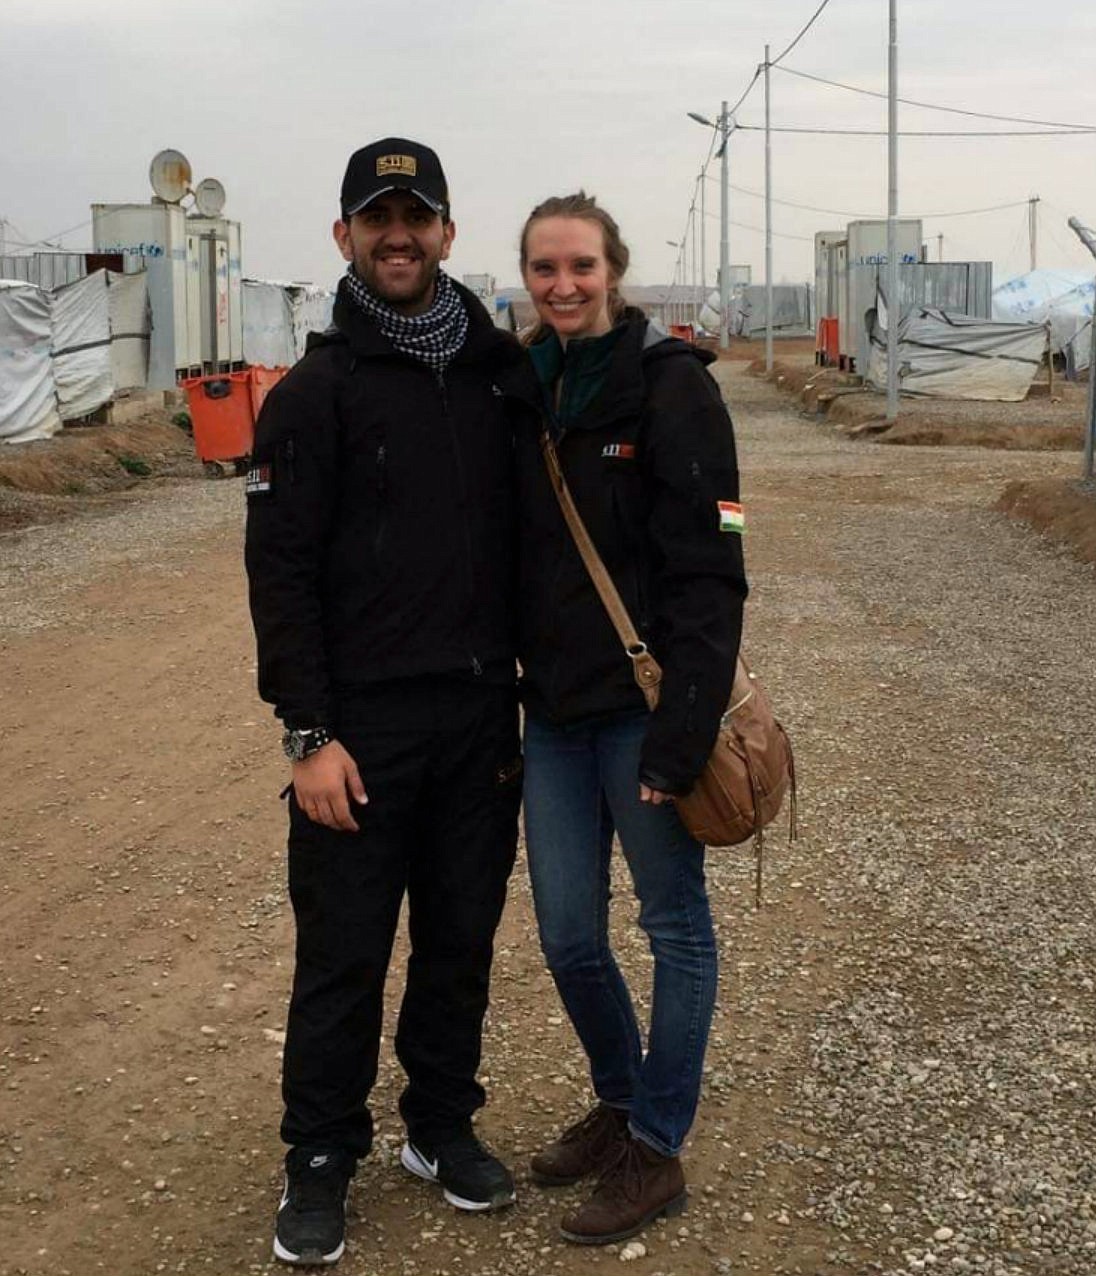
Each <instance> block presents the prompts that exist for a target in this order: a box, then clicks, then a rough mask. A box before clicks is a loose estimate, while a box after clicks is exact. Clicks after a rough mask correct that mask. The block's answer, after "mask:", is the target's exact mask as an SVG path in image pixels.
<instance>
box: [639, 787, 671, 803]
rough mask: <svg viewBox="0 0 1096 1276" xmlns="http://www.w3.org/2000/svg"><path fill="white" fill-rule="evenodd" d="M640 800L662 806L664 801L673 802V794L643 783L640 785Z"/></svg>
mask: <svg viewBox="0 0 1096 1276" xmlns="http://www.w3.org/2000/svg"><path fill="white" fill-rule="evenodd" d="M639 800H640V801H641V802H650V803H651V805H652V806H661V805H662V804H663V802H672V801H673V795H672V794H670V793H663V791H662V790H661V789H652V788H651V786H650V785H649V784H641V785H640V786H639Z"/></svg>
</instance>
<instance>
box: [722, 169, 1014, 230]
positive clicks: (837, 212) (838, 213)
mask: <svg viewBox="0 0 1096 1276" xmlns="http://www.w3.org/2000/svg"><path fill="white" fill-rule="evenodd" d="M706 180H707V181H709V182H715V180H716V179H715V178H714V177H706ZM730 187H731V190H733V191H737V192H738V193H739V194H740V195H751V196H753V198H754V199H764V198H765V196H764V195H763V194H762V193H761V191H754V190H750V188H749V187H748V186H736V185H735V184H734V183H733V182H731V183H730ZM773 203H774V204H783V205H784V206H785V207H786V208H801V209H805V210H806V211H807V212H809V213H830V214H832V215H833V216H834V217H867V218H876V217H880V216H881V214H879V213H865V212H858V211H854V210H853V209H849V208H819V207H818V205H816V204H797V203H796V202H795V201H794V200H790V199H777V198H776V196H775V195H774V196H773ZM1027 204H1028V201H1027V200H1026V199H1016V200H1013V201H1011V202H1010V203H1008V204H990V205H989V206H988V207H987V208H961V209H957V210H955V211H953V212H947V213H910V216H911V217H920V218H921V219H922V220H924V221H928V220H930V219H932V220H940V219H941V218H945V217H973V216H975V215H976V214H979V213H997V212H1001V211H1002V210H1004V209H1006V208H1020V207H1024V208H1026V207H1027Z"/></svg>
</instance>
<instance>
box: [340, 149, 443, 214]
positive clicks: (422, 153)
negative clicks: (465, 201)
mask: <svg viewBox="0 0 1096 1276" xmlns="http://www.w3.org/2000/svg"><path fill="white" fill-rule="evenodd" d="M392 190H400V191H410V192H411V193H412V194H413V195H417V196H418V198H419V199H421V200H422V202H423V203H424V204H426V205H427V207H429V208H432V209H433V210H434V212H435V213H441V215H442V217H443V218H445V219H448V217H449V187H448V185H447V183H446V181H445V174H444V173H443V172H442V168H441V160H439V159H438V157H437V155H436V154H435V153H434V152H433V151H432V150H431V149H430V147H429V146H423V144H422V143H421V142H410V141H408V140H407V138H405V137H385V138H382V139H381V140H380V141H379V142H371V143H370V144H369V145H368V146H363V147H362V148H361V150H360V151H355V152H354V154H353V155H351V157H350V162H349V163H348V164H347V166H346V175H345V177H343V184H342V193H341V195H340V202H341V204H342V215H343V219H344V220H345V219H346V218H348V217H353V215H354V214H355V213H357V212H360V211H361V210H362V209H363V208H364V207H365V206H366V205H367V204H369V203H371V202H372V201H373V200H375V199H376V198H377V196H378V195H385V194H387V193H388V191H392Z"/></svg>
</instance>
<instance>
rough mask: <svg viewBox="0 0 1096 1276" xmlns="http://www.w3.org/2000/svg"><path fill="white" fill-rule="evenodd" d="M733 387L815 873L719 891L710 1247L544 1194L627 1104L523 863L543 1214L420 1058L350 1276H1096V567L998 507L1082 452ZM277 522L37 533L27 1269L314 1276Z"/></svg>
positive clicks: (22, 816) (760, 636)
mask: <svg viewBox="0 0 1096 1276" xmlns="http://www.w3.org/2000/svg"><path fill="white" fill-rule="evenodd" d="M719 375H720V377H721V378H722V379H723V380H724V382H725V384H726V385H727V386H728V389H729V395H730V398H731V400H732V403H733V405H734V409H735V416H736V421H737V424H738V430H739V440H740V452H741V464H742V469H743V473H744V476H745V478H744V502H745V505H746V510H747V518H748V526H749V533H748V544H747V549H748V556H749V557H748V562H749V567H750V572H751V579H752V583H753V593H752V596H751V600H750V605H749V618H748V627H747V639H746V646H747V649H748V651H749V652H750V653H752V658H753V661H754V663H755V665H756V667H757V668H758V669H759V671H760V672H761V674H762V676H763V677H764V679H765V680H766V682H767V684H768V686H769V689H770V691H771V693H772V695H773V699H774V702H775V703H776V705H777V708H778V711H779V712H780V714H781V717H782V718H783V719H784V721H785V723H786V724H787V726H788V727H789V729H790V731H791V733H792V735H793V739H794V741H795V744H796V751H797V763H798V769H799V773H800V784H801V807H800V823H801V838H800V840H799V841H798V842H797V843H796V844H795V845H794V846H793V847H791V848H788V847H787V846H786V845H785V842H784V839H783V837H782V836H781V833H780V830H779V829H774V830H773V831H772V834H771V836H770V837H768V838H767V839H766V848H767V869H766V885H765V899H766V904H765V908H764V909H763V910H762V911H761V912H755V911H754V910H753V908H752V876H751V865H750V862H749V858H750V857H749V856H748V855H740V854H733V853H722V852H721V853H716V854H713V855H712V856H711V858H710V868H709V880H710V887H711V893H712V898H713V905H714V910H715V913H716V918H717V929H718V934H719V942H720V949H721V960H722V976H721V989H720V1000H719V1007H718V1012H717V1017H716V1022H715V1025H714V1029H713V1037H712V1044H711V1049H710V1051H709V1056H708V1062H707V1071H706V1078H705V1093H704V1097H703V1101H702V1105H701V1110H700V1115H699V1118H698V1121H697V1124H696V1126H695V1129H694V1132H693V1136H692V1139H691V1142H690V1145H689V1147H688V1149H687V1156H686V1165H687V1171H688V1174H689V1179H690V1184H691V1190H692V1199H691V1204H690V1208H689V1211H688V1213H687V1214H686V1215H685V1217H684V1218H683V1219H677V1220H674V1222H673V1223H672V1224H665V1223H664V1224H660V1225H657V1226H655V1227H652V1228H650V1229H649V1230H648V1232H647V1233H646V1234H645V1235H644V1236H643V1237H642V1238H641V1241H642V1245H641V1248H636V1247H632V1248H623V1247H610V1248H609V1249H607V1250H605V1251H601V1252H597V1253H586V1252H577V1251H576V1250H575V1249H573V1248H570V1247H568V1246H566V1245H563V1244H562V1243H561V1242H559V1241H558V1239H557V1237H556V1234H555V1223H556V1220H557V1219H558V1217H559V1215H560V1213H561V1212H562V1211H563V1209H564V1208H565V1207H566V1206H567V1205H569V1204H570V1203H572V1202H573V1201H574V1200H575V1199H576V1193H575V1191H573V1190H572V1191H564V1192H563V1193H562V1194H560V1193H549V1192H544V1191H540V1190H538V1189H536V1188H535V1187H533V1186H532V1185H531V1184H530V1183H529V1182H528V1181H527V1178H526V1177H525V1176H524V1174H523V1173H522V1167H523V1166H524V1164H525V1163H526V1161H527V1158H528V1154H529V1153H530V1152H531V1151H532V1150H533V1149H534V1148H536V1147H537V1146H538V1145H539V1144H540V1143H542V1142H543V1141H544V1140H545V1139H546V1138H548V1137H550V1135H551V1134H552V1132H553V1131H554V1130H556V1129H558V1127H559V1126H560V1125H561V1124H562V1123H564V1122H565V1121H568V1120H570V1119H572V1118H573V1117H574V1116H576V1115H577V1114H578V1113H579V1112H581V1110H582V1108H583V1106H584V1104H585V1103H586V1101H587V1098H588V1092H587V1081H586V1076H585V1069H584V1064H583V1060H582V1057H581V1054H580V1052H579V1050H578V1048H577V1045H576V1042H575V1040H574V1036H573V1034H572V1033H571V1031H570V1029H569V1027H568V1025H567V1023H566V1019H565V1016H563V1014H562V1012H561V1010H560V1008H559V1006H558V1003H557V1001H556V998H555V994H554V992H553V989H552V986H551V981H550V979H549V978H548V976H547V974H546V972H545V971H544V969H543V965H542V963H541V961H540V959H539V954H538V952H537V947H536V940H535V933H534V930H533V925H532V915H531V904H530V900H529V892H528V887H527V884H526V881H525V876H524V870H523V867H521V866H520V865H519V869H518V872H517V874H516V875H515V879H514V886H513V890H512V892H511V898H510V902H509V905H508V907H507V912H506V916H505V918H504V922H503V927H502V930H501V932H500V937H499V946H498V958H497V964H496V978H495V987H494V995H493V1007H492V1012H491V1016H490V1020H489V1024H488V1033H487V1040H486V1043H485V1062H484V1072H485V1074H486V1081H487V1086H488V1091H489V1095H490V1099H489V1103H488V1106H487V1108H486V1109H485V1111H484V1113H483V1116H482V1120H481V1129H482V1131H483V1132H484V1134H485V1136H486V1138H487V1139H488V1140H489V1141H490V1142H491V1143H492V1145H493V1146H494V1147H495V1148H496V1149H497V1150H498V1151H499V1152H500V1153H501V1154H502V1155H504V1156H505V1157H506V1158H507V1159H508V1160H510V1161H511V1162H512V1163H513V1164H514V1165H515V1166H516V1167H517V1169H518V1170H519V1203H518V1205H517V1207H516V1208H515V1209H514V1210H513V1211H510V1212H508V1213H506V1214H503V1215H499V1216H495V1217H491V1218H472V1219H468V1218H464V1217H459V1216H456V1215H454V1214H453V1213H452V1212H450V1211H448V1210H446V1209H444V1208H443V1207H442V1206H441V1205H440V1204H439V1200H438V1198H437V1196H436V1194H435V1193H433V1192H432V1191H431V1190H430V1189H429V1188H427V1187H425V1186H424V1185H422V1184H420V1183H417V1182H409V1181H408V1179H407V1176H406V1175H403V1174H402V1173H401V1171H400V1169H399V1167H398V1150H399V1146H400V1138H401V1135H400V1130H399V1126H398V1122H397V1121H396V1120H395V1117H394V1110H395V1102H396V1097H397V1094H398V1091H399V1089H400V1085H401V1077H400V1073H399V1070H398V1068H397V1066H396V1065H395V1064H394V1062H393V1061H392V1059H391V1058H390V1057H388V1055H387V1053H386V1054H385V1055H384V1056H383V1062H382V1067H381V1073H380V1078H379V1082H378V1087H377V1091H376V1095H375V1099H376V1102H375V1108H376V1111H377V1114H378V1118H379V1138H378V1144H377V1148H376V1153H375V1155H374V1156H372V1157H370V1158H369V1160H368V1161H366V1162H365V1163H364V1164H363V1165H362V1167H361V1169H360V1170H359V1174H358V1177H357V1181H356V1184H355V1191H354V1197H353V1207H352V1218H351V1231H350V1245H349V1247H348V1252H347V1255H346V1257H345V1258H344V1260H343V1262H342V1264H341V1265H340V1268H339V1271H340V1272H342V1273H346V1274H347V1276H365V1274H366V1273H369V1276H428V1274H429V1276H435V1274H436V1273H439V1272H443V1273H447V1274H448V1276H496V1274H497V1276H503V1274H505V1276H549V1274H551V1276H555V1274H556V1273H561V1274H562V1276H588V1274H589V1273H590V1271H591V1270H596V1269H598V1268H602V1269H605V1268H606V1267H608V1268H609V1269H614V1268H615V1265H616V1264H617V1263H618V1262H620V1261H626V1262H629V1263H630V1264H631V1268H632V1270H634V1271H635V1272H636V1273H642V1274H643V1276H713V1274H714V1276H745V1274H746V1273H750V1274H751V1276H774V1274H776V1273H784V1274H787V1276H792V1274H795V1273H798V1274H799V1276H864V1274H865V1273H869V1272H870V1273H877V1274H883V1273H885V1274H886V1276H909V1274H912V1273H917V1272H931V1271H935V1272H940V1273H942V1272H945V1271H947V1272H949V1273H950V1272H975V1273H982V1274H984V1276H1051V1274H1055V1276H1057V1274H1067V1276H1092V1272H1093V1271H1096V1158H1094V1155H1093V1148H1094V1146H1096V1139H1094V1134H1096V1130H1094V1125H1096V1122H1094V1117H1093V1101H1094V1097H1096V1096H1094V1094H1093V1076H1094V1068H1096V1059H1094V1052H1096V995H1094V989H1093V980H1094V978H1096V961H1094V956H1096V953H1094V951H1093V950H1094V947H1096V943H1094V928H1096V922H1094V910H1093V899H1092V893H1093V892H1092V885H1091V881H1092V861H1093V854H1094V853H1093V846H1094V844H1096V766H1094V758H1096V726H1094V721H1096V719H1094V715H1093V705H1094V704H1096V686H1094V678H1096V635H1094V631H1093V626H1092V616H1093V615H1094V614H1096V571H1094V570H1093V569H1092V568H1090V567H1087V566H1084V565H1082V564H1079V563H1077V562H1076V561H1074V560H1073V559H1072V558H1070V557H1069V556H1068V555H1067V554H1066V553H1065V552H1064V551H1058V550H1055V549H1053V548H1051V547H1049V546H1048V545H1047V544H1046V543H1044V542H1042V541H1040V539H1039V538H1038V537H1036V536H1034V535H1032V534H1030V533H1029V532H1027V531H1025V530H1024V529H1023V528H1021V527H1018V526H1016V525H1014V524H1012V523H1010V522H1009V521H1008V520H1007V519H1006V518H1005V517H1003V516H1002V515H998V514H996V513H993V512H991V511H990V506H991V504H992V502H993V500H994V498H995V497H996V496H997V494H998V492H999V491H1000V489H1001V488H1002V486H1003V485H1004V483H1005V482H1006V481H1007V480H1009V479H1014V478H1029V477H1035V476H1046V477H1055V476H1060V475H1065V474H1069V473H1072V472H1073V471H1074V469H1075V466H1076V460H1075V458H1074V457H1071V456H1068V455H1062V454H1046V453H1039V454H1030V453H1029V454H1016V453H1005V452H979V451H976V450H973V449H962V448H947V449H939V450H937V449H920V448H919V449H881V448H876V447H870V446H865V445H863V444H855V443H850V442H848V441H845V440H843V439H840V438H837V437H835V435H834V433H833V431H832V430H831V429H829V428H828V427H826V426H825V425H824V424H819V423H816V422H814V421H808V420H807V419H805V418H802V417H800V416H798V415H797V414H796V413H795V412H794V411H793V410H791V409H790V408H789V405H788V401H787V399H786V397H784V396H782V395H780V394H779V392H777V391H776V390H774V389H773V388H772V387H771V386H769V385H767V384H766V383H764V382H763V381H760V380H757V379H755V378H752V377H750V376H748V375H746V374H745V372H744V371H743V370H742V369H741V368H734V367H732V366H728V365H721V366H720V368H719ZM241 506H242V497H241V488H240V484H239V483H236V482H225V483H210V482H203V483H165V484H155V485H148V486H142V487H141V488H140V489H138V490H137V491H135V492H133V493H129V494H126V495H125V497H124V498H122V497H119V498H117V500H116V501H115V500H113V499H112V501H111V502H106V503H104V504H102V505H101V506H98V507H96V509H95V510H94V516H91V515H89V516H81V517H79V518H75V519H72V520H71V521H68V522H66V523H64V524H58V525H52V524H48V523H47V524H46V525H44V526H41V527H39V528H36V529H34V530H29V531H27V530H24V531H20V532H13V533H7V534H4V535H0V652H2V654H3V661H2V662H0V697H2V701H3V703H4V704H5V713H6V715H8V716H9V720H10V723H11V724H12V725H13V726H14V727H15V731H16V738H17V739H18V743H19V747H18V754H17V757H16V758H15V760H14V761H13V763H12V766H11V768H10V775H11V777H12V780H13V782H12V783H11V784H10V785H7V786H5V789H4V791H3V792H0V849H2V852H3V855H4V862H5V865H6V868H7V872H6V873H5V875H4V877H3V878H2V879H0V930H2V931H3V933H4V934H5V947H4V962H3V966H2V967H0V1024H2V1025H3V1026H2V1028H0V1229H2V1230H3V1234H4V1236H5V1242H4V1244H3V1246H0V1273H4V1274H7V1273H28V1274H29V1273H33V1274H34V1276H65V1274H66V1273H68V1274H75V1273H80V1274H81V1276H83V1273H85V1272H90V1271H94V1270H109V1271H110V1272H111V1276H149V1274H150V1273H152V1272H155V1271H173V1272H174V1271H178V1272H192V1273H193V1272H210V1271H213V1272H217V1273H220V1272H225V1273H227V1272H249V1273H269V1272H272V1271H273V1270H274V1266H273V1264H272V1263H271V1261H270V1258H269V1252H270V1250H269V1247H270V1221H271V1217H272V1213H273V1209H274V1206H275V1203H276V1200H277V1192H278V1185H279V1173H278V1159H279V1156H280V1149H279V1147H278V1143H277V1138H276V1131H275V1129H274V1125H275V1121H276V1115H277V1072H278V1054H277V1051H278V1045H279V1040H280V1028H281V1026H282V1018H283V1007H284V1002H285V997H286V993H287V982H288V970H289V958H290V951H291V927H290V923H289V918H288V910H287V905H286V900H285V888H284V880H283V872H284V869H283V864H282V858H281V851H280V843H281V840H282V829H281V818H282V812H281V810H280V809H279V808H278V805H277V804H276V803H275V802H274V801H273V796H272V795H273V794H274V793H276V792H277V790H278V788H279V787H280V785H281V783H282V767H281V764H280V763H279V761H278V759H277V755H276V746H275V732H274V730H273V728H272V725H271V723H270V720H269V717H268V715H267V714H266V712H265V710H263V709H262V708H260V707H258V706H257V705H256V702H255V700H254V692H253V689H252V679H253V659H252V654H251V649H250V635H249V632H248V624H247V618H246V610H245V607H244V600H243V589H242V574H241V570H240V565H239V537H240V519H241ZM616 889H617V903H616V907H615V914H616V915H615V923H614V936H615V942H616V945H617V947H618V949H619V952H620V955H621V958H622V964H623V965H624V966H625V968H626V970H627V971H628V972H629V973H630V976H631V978H632V981H633V986H634V987H635V988H636V989H637V990H638V992H639V997H638V999H639V1000H640V1002H641V1003H643V1004H645V998H644V996H643V989H644V988H645V987H646V984H647V979H648V977H649V970H650V965H649V958H648V955H647V952H646V946H645V944H644V943H643V941H642V939H641V937H640V935H639V932H638V930H637V929H636V928H635V927H634V926H633V925H632V924H631V923H632V919H633V918H634V914H635V906H634V901H633V900H632V898H631V891H630V887H629V885H628V883H627V881H626V880H625V879H624V878H622V877H620V876H619V875H618V878H617V881H616ZM405 959H406V950H405V948H404V947H403V945H402V942H401V944H400V945H399V946H398V949H397V954H396V959H395V963H394V970H393V989H392V991H393V993H395V992H396V990H397V989H398V985H399V982H400V979H401V972H402V968H403V962H404V961H405ZM397 1001H398V998H397V997H396V996H395V995H393V996H392V997H390V998H389V1022H388V1029H387V1031H388V1033H389V1039H390V1035H391V1031H392V1028H393V1022H392V1020H393V1015H394V1012H395V1006H396V1004H397Z"/></svg>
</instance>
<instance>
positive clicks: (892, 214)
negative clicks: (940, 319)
mask: <svg viewBox="0 0 1096 1276" xmlns="http://www.w3.org/2000/svg"><path fill="white" fill-rule="evenodd" d="M887 82H888V92H887V99H888V102H887V133H888V137H887V421H888V422H894V421H897V420H898V321H899V318H900V316H901V313H902V307H901V305H900V304H899V301H898V0H890V45H889V49H888V74H887Z"/></svg>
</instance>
